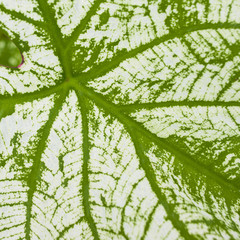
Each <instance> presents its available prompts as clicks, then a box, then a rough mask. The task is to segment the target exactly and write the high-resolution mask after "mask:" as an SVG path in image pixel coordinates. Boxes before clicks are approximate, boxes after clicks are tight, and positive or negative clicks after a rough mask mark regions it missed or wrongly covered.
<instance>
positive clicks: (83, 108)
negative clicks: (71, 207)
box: [77, 92, 100, 240]
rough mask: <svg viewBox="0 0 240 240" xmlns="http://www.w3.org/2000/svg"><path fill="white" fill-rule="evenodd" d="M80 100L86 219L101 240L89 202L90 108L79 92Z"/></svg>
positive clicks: (95, 239)
mask: <svg viewBox="0 0 240 240" xmlns="http://www.w3.org/2000/svg"><path fill="white" fill-rule="evenodd" d="M77 96H78V101H79V105H80V110H81V114H82V136H83V144H82V147H83V166H82V179H83V180H82V193H81V194H82V196H83V209H84V215H85V218H86V221H87V223H88V225H89V228H90V229H91V231H92V234H93V237H94V240H99V239H100V238H99V234H98V231H97V227H96V224H95V222H94V219H93V217H92V214H91V210H90V203H89V169H88V168H89V158H90V156H89V150H90V143H89V123H88V117H87V113H88V108H87V107H86V106H87V102H86V101H85V98H84V97H81V96H80V94H79V92H77Z"/></svg>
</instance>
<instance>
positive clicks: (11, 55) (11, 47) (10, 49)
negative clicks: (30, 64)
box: [0, 30, 22, 67]
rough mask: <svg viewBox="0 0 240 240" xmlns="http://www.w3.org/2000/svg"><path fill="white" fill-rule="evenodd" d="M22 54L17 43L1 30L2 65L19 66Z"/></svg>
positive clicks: (0, 52)
mask: <svg viewBox="0 0 240 240" xmlns="http://www.w3.org/2000/svg"><path fill="white" fill-rule="evenodd" d="M21 62H22V56H21V53H20V51H19V49H18V48H17V47H16V45H15V44H14V43H13V42H12V41H11V40H10V39H9V38H8V37H7V36H6V35H5V34H4V33H3V32H2V31H1V30H0V65H3V66H7V67H17V66H19V65H20V64H21Z"/></svg>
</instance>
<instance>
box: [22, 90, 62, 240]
mask: <svg viewBox="0 0 240 240" xmlns="http://www.w3.org/2000/svg"><path fill="white" fill-rule="evenodd" d="M65 97H66V94H64V95H61V96H60V97H58V98H57V99H56V100H55V104H54V107H53V108H52V109H51V111H50V114H49V118H48V121H47V122H46V124H45V126H44V127H43V129H41V130H42V131H41V132H42V136H41V139H40V141H39V144H38V147H37V151H36V154H35V157H34V159H33V166H32V170H31V172H30V174H29V177H28V181H27V184H28V187H29V190H28V194H27V197H28V201H27V212H26V224H25V231H26V236H25V238H26V240H30V239H31V237H30V232H31V217H32V206H33V195H34V193H35V191H36V188H37V182H38V181H39V180H40V175H41V172H40V167H41V157H42V154H43V153H44V150H45V148H46V146H47V139H48V137H49V134H50V131H51V128H52V125H53V123H54V121H55V119H56V117H57V115H58V113H59V111H60V109H61V107H62V103H63V101H64V99H65Z"/></svg>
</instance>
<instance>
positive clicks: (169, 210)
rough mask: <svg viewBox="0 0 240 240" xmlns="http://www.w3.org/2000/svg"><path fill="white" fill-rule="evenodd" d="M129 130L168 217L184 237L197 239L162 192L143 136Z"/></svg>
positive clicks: (150, 181)
mask: <svg viewBox="0 0 240 240" xmlns="http://www.w3.org/2000/svg"><path fill="white" fill-rule="evenodd" d="M133 131H134V132H133ZM128 132H129V133H130V136H131V138H132V142H133V144H134V147H135V149H136V154H137V156H138V157H139V160H140V166H141V168H142V169H143V170H144V172H145V174H146V178H147V179H148V182H149V184H150V186H151V188H152V190H153V192H154V193H155V194H156V196H157V198H158V200H159V202H160V203H161V204H162V206H163V207H164V209H165V211H166V213H167V216H168V219H169V220H170V221H171V222H172V225H173V226H174V227H175V228H176V229H177V230H178V231H179V233H180V234H181V236H182V237H184V239H192V240H194V239H196V238H195V237H194V236H193V235H191V234H189V232H188V229H187V226H186V225H185V224H184V223H183V222H182V221H181V220H180V217H179V215H178V214H177V213H175V212H174V207H173V206H172V205H171V204H170V203H169V202H168V200H167V198H166V196H165V195H164V194H163V193H162V191H161V189H160V187H159V185H158V181H157V178H156V175H155V173H154V170H153V168H152V165H151V162H150V161H149V159H148V158H147V157H146V156H145V154H144V152H143V146H142V144H141V142H140V141H139V138H141V136H138V134H136V131H135V129H131V128H129V129H128Z"/></svg>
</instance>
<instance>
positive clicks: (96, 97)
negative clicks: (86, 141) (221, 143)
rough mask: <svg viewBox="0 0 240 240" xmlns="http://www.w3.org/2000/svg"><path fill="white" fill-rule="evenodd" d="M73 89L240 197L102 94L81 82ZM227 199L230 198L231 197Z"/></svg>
mask: <svg viewBox="0 0 240 240" xmlns="http://www.w3.org/2000/svg"><path fill="white" fill-rule="evenodd" d="M73 88H74V89H75V90H76V91H77V92H81V94H82V95H84V96H86V97H87V98H89V99H91V100H92V101H94V103H95V104H96V105H97V106H98V107H100V108H102V109H104V111H106V112H108V113H109V114H111V115H112V116H114V117H116V118H117V119H118V120H119V121H120V122H121V123H122V124H124V126H127V127H128V128H134V129H136V131H138V132H139V133H141V134H142V135H143V136H145V137H146V138H148V139H149V140H150V141H152V142H154V143H155V144H157V145H158V146H160V147H161V148H163V149H165V150H167V151H169V152H170V153H172V154H173V155H175V156H176V157H177V158H178V159H179V160H180V161H182V162H183V163H184V164H186V165H187V166H189V167H191V168H192V169H193V170H194V171H196V169H198V171H201V172H202V174H203V175H205V176H208V177H209V178H211V179H213V180H214V181H215V182H217V183H218V184H219V185H220V186H222V187H224V189H225V190H226V192H230V194H233V195H236V196H238V197H239V196H240V192H239V189H238V187H237V186H236V185H235V184H234V183H233V182H230V181H228V180H227V179H225V178H224V177H223V176H222V175H219V174H218V173H216V172H215V171H211V170H210V169H208V168H207V167H206V166H204V165H202V164H201V163H199V162H197V161H195V160H194V159H193V157H192V156H191V155H189V154H188V153H186V152H184V151H182V150H181V149H179V148H177V147H176V146H175V145H174V144H173V143H170V142H168V141H166V140H165V139H163V138H159V137H158V136H157V135H155V134H153V133H152V132H150V131H149V130H147V129H146V128H145V127H144V126H143V125H142V124H141V123H139V122H137V121H135V120H134V119H132V118H131V117H129V116H127V115H126V114H124V112H122V111H121V110H120V109H119V108H118V106H117V105H115V104H113V103H110V102H108V101H107V100H105V99H104V97H103V96H102V95H101V94H98V93H96V92H94V91H92V90H91V89H90V88H88V87H86V86H84V85H82V84H80V83H79V82H76V83H75V84H73ZM226 197H230V195H229V196H226Z"/></svg>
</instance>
